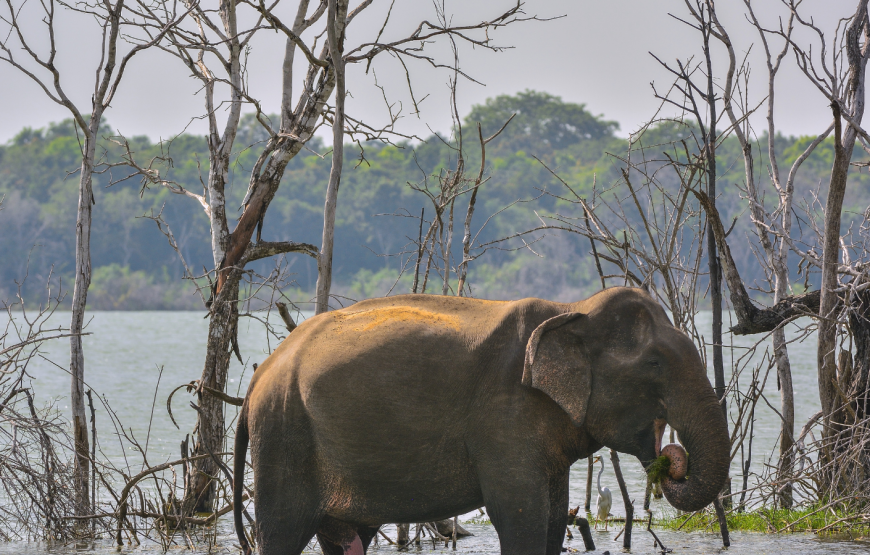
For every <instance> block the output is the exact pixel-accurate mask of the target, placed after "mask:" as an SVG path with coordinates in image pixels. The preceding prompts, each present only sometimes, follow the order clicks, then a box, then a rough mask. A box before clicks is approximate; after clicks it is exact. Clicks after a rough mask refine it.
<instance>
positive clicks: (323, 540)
mask: <svg viewBox="0 0 870 555" xmlns="http://www.w3.org/2000/svg"><path fill="white" fill-rule="evenodd" d="M317 541H318V542H319V543H320V549H321V551H323V555H365V548H364V547H363V544H362V540H360V537H359V535H358V534H357V531H356V528H355V527H353V526H351V525H350V524H347V523H345V522H341V521H340V520H336V519H334V518H332V517H328V516H327V517H324V519H323V521H321V523H320V527H319V528H318V529H317Z"/></svg>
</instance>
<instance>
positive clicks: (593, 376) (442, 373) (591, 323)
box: [234, 288, 729, 555]
mask: <svg viewBox="0 0 870 555" xmlns="http://www.w3.org/2000/svg"><path fill="white" fill-rule="evenodd" d="M656 421H658V424H656ZM662 422H667V423H668V424H670V425H671V426H672V427H673V428H674V429H676V430H677V432H679V437H680V440H681V441H682V443H683V445H685V447H686V450H687V451H688V452H689V455H690V457H691V473H690V475H689V476H687V477H686V478H685V479H683V480H679V481H676V480H666V482H665V484H664V489H665V494H666V495H667V496H668V500H669V501H670V502H671V503H672V504H673V505H674V506H675V507H677V508H678V509H681V510H686V511H691V510H695V509H698V508H701V507H703V506H705V505H707V504H709V503H710V502H712V501H713V499H714V498H715V497H716V495H717V494H718V492H719V491H720V489H721V487H722V484H723V483H724V481H725V478H726V476H727V472H728V455H729V451H728V448H729V439H728V434H727V429H726V425H725V418H724V416H723V414H722V411H721V408H720V405H719V404H718V402H717V399H716V397H715V395H714V393H713V389H712V387H711V386H710V382H709V380H708V379H707V375H706V370H705V368H704V365H703V363H702V361H701V358H700V356H699V354H698V351H697V349H696V348H695V347H694V345H693V343H692V342H691V340H690V339H689V338H688V337H687V336H686V335H684V334H683V333H681V332H680V331H678V330H676V329H675V328H674V327H673V326H672V325H671V323H670V321H669V320H668V317H667V315H666V313H665V311H664V310H663V309H662V308H661V307H660V306H659V305H658V304H657V303H656V302H655V301H654V300H653V299H652V298H651V297H650V296H649V294H648V293H646V292H645V291H643V290H641V289H631V288H613V289H607V290H605V291H602V292H601V293H599V294H597V295H595V296H593V297H591V298H589V299H587V300H585V301H580V302H577V303H570V304H562V303H554V302H549V301H543V300H539V299H525V300H521V301H515V302H493V301H482V300H476V299H467V298H457V297H446V296H435V295H404V296H397V297H388V298H383V299H373V300H368V301H363V302H360V303H358V304H356V305H353V306H351V307H349V308H346V309H343V310H337V311H334V312H329V313H326V314H321V315H319V316H316V317H314V318H310V319H309V320H307V321H305V322H304V323H303V324H301V325H300V326H299V327H298V328H297V329H296V330H295V331H294V332H293V333H292V334H290V336H289V337H288V338H287V339H285V340H284V342H283V343H282V344H281V345H280V346H279V347H278V348H277V349H276V350H275V352H274V353H272V355H271V356H270V357H269V358H268V359H266V361H264V362H263V364H262V365H261V366H260V367H259V369H258V370H257V372H256V374H255V375H254V377H253V379H252V380H251V384H250V386H249V388H248V393H247V395H246V398H245V403H244V405H243V407H242V411H241V415H240V418H239V425H238V430H237V434H236V436H237V437H236V451H235V452H236V459H235V475H236V477H237V478H236V480H235V486H236V487H235V491H234V494H235V506H236V509H237V510H236V513H235V517H236V527H237V530H239V529H241V524H242V522H241V512H240V506H241V497H242V480H241V476H242V474H241V473H242V471H243V467H242V465H243V464H244V463H243V461H244V459H245V452H246V448H247V446H248V443H250V449H251V461H252V465H253V469H254V499H255V507H256V521H257V527H256V530H257V539H258V544H259V545H258V547H259V552H260V553H261V554H263V555H274V554H278V553H280V554H290V555H296V554H298V553H300V552H301V551H302V549H303V548H304V547H305V546H306V544H307V543H308V541H309V540H310V539H311V538H312V537H313V536H314V535H315V534H317V535H318V536H319V537H321V538H323V540H322V543H323V544H324V545H323V550H324V552H325V553H327V555H332V554H336V555H339V554H341V553H346V554H353V555H359V553H358V552H359V551H360V549H362V550H365V549H366V548H367V546H368V543H369V542H370V541H371V538H372V536H373V535H374V533H375V532H374V530H376V527H377V526H379V525H381V524H384V523H388V522H427V521H433V520H440V519H444V518H448V517H450V516H452V515H455V514H461V513H464V512H468V511H471V510H474V509H475V508H477V507H480V506H482V505H485V506H486V509H487V512H488V514H489V516H490V518H491V519H492V523H493V525H494V526H495V529H496V531H497V532H498V536H499V540H500V543H501V552H502V553H503V554H513V553H517V554H520V553H521V554H529V553H541V554H544V553H546V554H547V555H557V554H558V553H560V552H561V546H562V540H563V536H564V534H565V523H566V518H567V514H568V470H569V468H570V466H571V464H572V463H573V462H574V461H576V460H578V459H579V458H581V457H586V456H588V455H590V454H591V453H593V452H595V451H597V450H598V449H600V448H601V447H602V446H607V447H610V448H612V449H616V450H617V451H621V452H624V453H629V454H631V455H634V456H636V457H638V458H639V459H640V461H641V462H642V463H644V464H648V463H649V462H651V461H652V460H653V459H654V458H655V457H656V456H657V455H658V453H657V447H660V446H661V443H660V442H661V432H662V430H663V429H664V426H663V424H662ZM354 532H356V535H354ZM239 539H240V541H241V542H242V545H243V546H244V545H246V543H247V542H246V541H245V539H244V537H243V535H240V538H239Z"/></svg>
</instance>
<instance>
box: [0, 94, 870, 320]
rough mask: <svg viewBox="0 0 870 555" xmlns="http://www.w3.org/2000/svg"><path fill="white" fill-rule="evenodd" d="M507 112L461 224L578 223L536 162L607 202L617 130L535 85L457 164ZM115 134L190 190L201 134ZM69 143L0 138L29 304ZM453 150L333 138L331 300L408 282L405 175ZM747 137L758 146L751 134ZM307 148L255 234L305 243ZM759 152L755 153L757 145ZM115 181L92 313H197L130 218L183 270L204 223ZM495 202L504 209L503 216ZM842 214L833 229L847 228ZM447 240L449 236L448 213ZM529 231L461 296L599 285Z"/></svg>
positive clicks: (823, 149) (657, 135) (55, 256)
mask: <svg viewBox="0 0 870 555" xmlns="http://www.w3.org/2000/svg"><path fill="white" fill-rule="evenodd" d="M513 114H516V115H515V116H514V118H513V120H512V121H511V123H510V124H509V125H508V126H507V127H506V128H505V130H504V132H503V133H502V134H501V135H499V137H498V138H496V139H495V140H494V141H493V142H492V143H490V144H489V145H488V146H487V152H486V160H487V164H486V175H487V176H488V178H489V180H488V181H486V182H485V183H484V184H483V185H482V186H481V189H480V191H479V193H478V200H477V207H476V210H475V214H474V219H473V222H472V230H473V231H474V232H476V231H477V230H478V229H480V228H481V226H484V224H485V227H483V230H482V231H481V232H480V234H479V236H478V240H479V242H482V243H485V242H489V241H493V240H495V239H498V238H500V237H505V236H509V235H512V234H514V233H517V232H519V231H522V230H525V229H529V228H533V227H536V226H539V225H540V222H541V220H540V218H541V217H546V215H551V214H554V213H559V214H562V215H563V216H565V217H568V218H580V217H582V213H578V212H577V210H578V207H577V206H576V205H574V204H571V203H569V202H567V201H565V200H563V198H564V197H566V195H567V193H568V191H567V189H566V188H565V186H564V185H563V184H562V183H560V181H559V180H558V179H556V178H555V177H554V176H553V175H552V173H551V172H550V169H552V170H553V171H554V172H556V173H557V174H558V175H559V176H560V177H561V178H562V179H564V180H565V181H566V182H567V183H568V184H569V185H570V186H571V188H572V189H573V190H574V191H575V192H576V193H578V194H579V195H581V196H587V197H592V196H593V184H595V187H596V188H597V190H598V191H605V190H609V191H610V192H609V193H607V194H605V197H604V198H605V199H606V198H607V195H617V196H618V195H619V192H620V179H621V174H620V171H619V168H620V167H621V166H622V165H623V163H622V162H620V160H619V159H618V158H617V156H622V155H624V154H625V152H626V150H627V149H628V147H629V139H626V138H622V137H619V136H618V135H617V132H619V127H618V125H617V124H616V123H615V122H612V121H608V120H606V119H605V118H604V116H597V115H594V114H592V113H591V112H590V111H589V110H587V109H586V107H585V106H584V105H582V104H575V103H570V102H565V101H563V100H562V99H560V98H558V97H555V96H552V95H549V94H546V93H540V92H534V91H526V92H522V93H519V94H516V95H511V96H499V97H497V98H493V99H490V100H488V101H487V102H486V103H484V104H482V105H478V106H474V107H473V108H472V110H471V111H470V112H469V113H468V115H467V116H466V117H465V118H464V121H463V126H462V133H463V138H464V140H463V144H464V148H465V152H466V161H467V165H468V166H470V167H476V165H477V164H479V160H480V149H479V144H478V142H477V125H478V123H479V124H480V126H481V128H482V133H483V135H484V136H489V135H491V134H492V133H494V132H495V131H497V130H498V129H499V128H500V127H501V126H502V125H503V124H504V123H505V121H507V120H508V119H509V118H510V117H511V115H513ZM259 129H260V128H259V126H258V125H257V124H256V122H255V121H254V120H253V118H250V117H249V118H248V119H246V121H245V122H244V123H243V125H242V126H241V132H240V139H239V141H237V144H240V145H241V144H244V145H247V146H246V148H245V149H244V150H242V151H240V152H237V153H236V154H235V155H234V158H233V167H232V172H233V173H232V176H231V184H230V186H229V188H228V190H227V198H228V201H229V202H228V203H227V206H228V207H230V206H235V207H239V206H241V204H242V200H243V198H244V195H245V192H246V189H245V188H246V186H247V182H248V176H249V174H250V170H251V166H252V164H253V163H254V162H255V161H256V159H257V155H258V154H259V152H260V149H261V148H262V145H263V144H264V140H265V138H266V137H264V136H262V132H261V131H260V130H259ZM691 133H692V128H691V126H688V125H680V124H678V123H675V122H662V123H659V124H656V125H654V126H652V127H651V128H649V129H648V130H647V131H646V133H645V134H644V135H643V138H642V141H641V142H640V143H634V144H633V148H639V147H640V146H643V148H646V149H660V150H665V149H667V148H668V144H669V143H671V142H672V141H675V140H681V139H685V140H686V141H687V145H688V146H689V148H690V149H691V148H692V145H693V142H692V138H691ZM101 135H102V136H103V137H104V139H103V141H102V144H101V147H102V149H103V150H104V154H103V159H104V161H106V162H110V163H117V162H119V161H121V158H122V154H123V153H122V152H121V151H120V149H119V147H118V146H117V144H116V143H114V142H113V141H112V140H111V137H112V135H113V131H112V130H111V128H110V127H108V126H106V128H105V129H104V130H103V132H102V133H101ZM128 140H129V141H130V144H131V145H132V147H133V149H134V151H135V156H136V159H137V160H138V161H139V162H140V163H142V161H153V164H154V166H153V167H154V168H156V169H159V170H160V172H161V175H162V176H163V177H165V178H166V179H169V180H172V181H175V182H177V183H179V184H181V185H183V186H184V187H186V188H189V189H191V190H193V191H198V190H199V191H201V190H202V185H201V179H205V177H206V175H207V160H208V157H207V155H206V153H207V148H206V144H205V137H202V136H198V135H192V134H182V135H179V136H178V137H175V138H174V139H173V140H172V141H169V142H164V143H154V142H153V141H151V140H149V139H148V138H147V137H128ZM811 140H812V138H809V137H789V138H785V139H784V140H782V141H780V143H779V144H781V145H782V149H783V152H781V153H780V154H779V156H780V165H781V167H789V166H790V165H791V161H792V160H794V159H795V158H796V157H797V156H799V155H800V153H801V152H802V151H803V149H804V148H805V146H806V144H807V143H808V142H809V141H811ZM79 141H80V138H79V137H77V135H76V131H75V127H74V126H73V123H72V121H70V120H66V121H62V122H59V123H56V124H52V125H49V126H48V127H46V128H44V129H31V128H25V129H23V130H21V131H20V132H19V133H18V134H17V135H16V136H15V137H14V138H13V139H12V140H10V141H9V142H8V143H7V144H5V145H3V146H0V198H3V203H2V211H0V238H2V239H0V256H2V259H3V261H4V264H3V265H0V298H8V297H9V296H11V295H13V294H15V292H16V287H17V286H16V283H21V282H22V280H23V278H24V277H25V276H27V282H26V286H25V289H24V291H23V292H24V294H25V295H26V296H27V297H28V299H33V300H36V299H38V298H39V296H40V295H41V294H42V293H41V291H42V287H43V286H44V284H45V283H46V280H48V279H49V276H53V280H54V283H55V284H57V283H59V285H60V287H62V288H66V287H68V286H71V283H72V281H71V277H70V276H71V275H72V269H73V241H74V234H73V230H74V228H75V207H76V199H77V187H76V182H75V180H74V179H70V178H71V177H72V174H71V173H70V172H72V171H74V170H75V168H76V167H77V164H78V161H79V159H80V155H79V152H78V151H79V148H80V147H79V144H80V143H79ZM452 144H455V142H454V141H452V137H450V136H441V137H437V136H432V137H428V138H427V139H426V140H425V141H422V142H419V143H400V144H397V145H384V144H381V143H364V144H362V145H356V144H348V145H347V147H346V149H345V153H346V154H345V156H346V160H345V168H346V170H345V175H344V176H343V179H342V185H341V191H340V193H339V206H338V214H337V222H336V251H335V259H334V268H335V269H334V272H335V277H334V281H335V283H336V287H335V292H336V293H339V294H341V295H343V296H345V297H348V298H349V299H361V298H366V297H372V296H378V295H383V294H385V293H387V291H388V290H389V289H390V288H391V287H392V286H393V284H394V282H395V281H396V279H397V277H398V276H399V273H400V270H401V268H402V267H403V265H404V266H405V267H406V274H405V276H404V277H403V278H402V280H400V282H399V283H398V284H397V285H396V286H395V288H394V289H393V293H398V292H407V291H408V290H409V287H410V281H411V276H410V275H409V273H408V272H409V271H412V270H413V264H410V265H408V264H406V262H407V260H408V258H409V257H411V258H413V257H414V256H416V245H414V241H416V239H417V233H418V229H419V225H420V222H419V217H420V211H421V209H423V208H424V209H425V210H426V215H425V219H426V220H428V219H430V218H431V217H432V215H433V213H432V209H431V205H430V204H429V201H428V199H427V198H426V197H425V196H424V195H422V194H421V193H419V192H417V191H414V190H412V188H411V187H410V186H409V185H408V184H409V183H415V184H420V183H423V182H424V181H426V182H432V181H433V180H434V179H435V177H434V176H437V175H438V174H439V172H441V171H442V170H444V169H447V168H452V167H453V165H454V164H455V161H456V151H455V149H454V148H452V147H451V145H452ZM759 144H760V145H764V144H765V139H764V138H763V137H761V138H759ZM309 148H310V150H309V151H307V152H305V153H304V154H300V155H299V156H297V157H296V158H294V159H293V161H292V162H291V163H290V165H289V166H288V167H287V171H286V173H285V175H284V179H283V182H282V184H281V187H280V189H279V190H278V193H277V196H276V198H275V200H274V201H273V205H272V207H271V208H270V210H269V213H268V215H267V217H266V221H265V222H264V225H263V231H262V237H263V239H264V240H292V241H300V242H307V243H312V244H315V245H316V244H318V243H319V241H320V233H321V228H322V215H323V195H324V191H325V188H326V184H327V182H328V178H329V168H330V164H329V157H328V156H324V154H325V151H326V148H325V147H324V145H323V143H322V142H320V141H314V142H313V143H311V144H310V145H309ZM759 153H760V154H761V155H762V156H763V154H764V148H763V147H761V146H760V147H759ZM719 155H720V169H719V171H720V174H721V177H720V183H722V186H721V187H720V188H721V190H722V195H721V197H720V198H719V200H718V201H717V202H718V206H719V207H720V208H719V209H720V211H721V213H722V214H723V216H727V217H728V218H729V223H730V222H731V221H732V219H733V218H736V223H735V225H734V230H733V231H732V236H731V237H735V238H738V239H736V240H733V241H732V243H733V245H732V251H733V254H734V256H735V260H736V262H737V264H738V265H740V267H741V270H742V271H743V272H744V273H743V275H744V277H745V279H747V281H751V280H756V281H758V283H759V285H760V282H761V280H762V277H763V274H762V273H761V270H760V269H759V268H758V263H757V262H756V260H755V253H754V250H753V245H755V242H756V240H755V238H754V235H753V231H752V224H751V222H750V221H749V215H748V213H747V212H746V211H745V206H746V203H745V201H744V200H743V199H741V196H740V187H741V184H742V182H743V169H742V158H741V153H740V148H739V145H738V144H737V143H736V141H735V140H732V139H727V140H725V141H724V143H723V144H722V145H721V146H720V147H719ZM832 159H833V144H832V142H830V141H828V142H826V143H825V144H823V145H822V146H820V147H819V148H818V149H817V150H816V151H815V153H814V154H813V156H812V157H811V158H810V159H809V160H807V162H806V163H805V164H804V166H803V169H802V173H801V177H800V179H801V181H799V182H798V183H797V184H796V187H797V194H796V198H797V199H801V198H803V199H807V202H808V203H809V204H808V206H809V209H810V210H821V206H822V205H821V204H820V203H816V205H812V199H813V194H814V192H816V191H817V190H818V189H819V184H820V183H826V180H827V178H828V176H829V174H830V168H831V162H832ZM762 160H763V157H762ZM545 165H546V167H545ZM759 166H760V167H758V168H757V171H758V172H759V175H760V177H761V178H762V179H761V182H764V179H763V178H764V176H765V172H767V171H768V167H767V165H766V164H759ZM548 168H549V169H548ZM853 171H854V172H855V173H856V174H857V175H855V176H854V177H850V179H853V180H856V185H857V186H855V187H851V188H850V195H851V196H850V197H849V198H847V203H846V206H847V208H846V212H851V213H856V214H861V213H863V211H864V209H865V207H866V206H867V205H868V199H870V193H867V187H862V186H861V185H866V184H867V183H868V181H870V177H868V176H867V172H866V169H865V170H864V171H863V173H862V172H861V170H860V168H857V167H856V168H855V169H854V170H853ZM130 174H131V171H130V170H129V169H126V168H124V167H123V166H117V165H116V166H114V167H112V168H111V169H110V170H106V171H104V172H103V173H101V174H99V175H98V176H96V182H95V184H94V190H95V198H94V201H95V203H96V204H95V206H94V224H93V231H92V239H91V240H92V255H93V267H94V272H93V284H92V288H91V294H90V295H89V304H90V306H91V308H94V309H194V308H199V307H201V306H202V302H201V300H200V299H199V297H198V296H197V295H196V294H195V292H194V291H193V288H192V286H191V285H190V284H189V283H185V282H183V280H181V275H182V273H183V272H182V267H181V264H180V262H179V260H178V256H177V254H176V253H175V252H174V251H173V250H172V248H171V247H170V246H169V244H168V242H167V240H166V238H165V237H164V236H163V234H162V233H161V232H160V231H159V230H158V229H157V226H156V225H155V223H154V222H153V221H151V220H149V219H147V218H144V217H143V216H145V215H154V214H158V213H162V217H163V219H164V220H165V221H166V222H167V223H168V224H169V226H170V227H171V229H172V232H173V234H174V236H175V238H176V240H177V242H178V246H179V248H180V250H181V252H182V254H183V256H184V258H185V259H186V260H187V261H188V263H189V264H190V265H191V266H192V267H193V268H194V269H195V270H201V269H203V267H207V266H209V261H210V257H211V253H210V246H209V245H210V243H209V225H208V219H207V217H206V216H205V214H204V213H203V211H202V208H201V206H200V205H199V204H198V203H197V202H196V201H194V200H192V199H190V198H187V197H184V196H180V195H175V194H173V193H172V192H170V191H169V190H167V189H165V188H154V187H152V188H143V187H142V183H141V182H140V180H139V179H138V178H136V177H135V176H133V177H130V178H129V179H124V178H125V177H129V176H130ZM517 201H520V202H517ZM821 202H823V199H821ZM460 204H461V202H460V203H458V204H457V206H459V205H460ZM507 206H510V208H508V209H507V210H504V211H502V209H504V208H505V207H507ZM462 211H463V214H462V216H460V217H459V218H458V220H462V219H464V204H462ZM500 211H501V212H500ZM494 214H497V215H496V216H494V217H492V218H490V217H491V216H493V215H494ZM844 219H845V220H846V222H847V223H846V224H844V225H848V222H849V221H851V219H850V218H849V217H846V218H844ZM427 225H428V224H427ZM426 227H427V226H424V230H425V229H426ZM456 233H457V234H458V235H460V236H461V222H458V223H457V232H456ZM537 236H539V237H540V236H543V238H542V239H541V240H540V241H538V242H537V243H534V245H531V246H530V247H528V248H522V247H523V245H522V243H517V241H514V242H511V243H507V244H505V245H502V248H500V249H492V250H489V251H488V252H486V253H485V254H484V255H483V256H482V257H481V258H479V259H478V260H475V261H474V262H473V263H471V265H470V271H469V283H470V284H471V286H472V290H473V292H474V294H475V295H476V296H480V297H485V298H492V299H499V298H518V297H522V296H538V297H544V298H551V299H557V300H571V299H576V298H580V297H583V296H586V295H589V294H591V293H592V292H594V291H595V290H597V289H598V288H599V287H600V281H599V279H598V274H597V270H596V268H595V265H594V263H593V260H592V257H591V255H590V253H589V251H590V247H589V242H588V240H586V239H585V238H583V237H580V236H578V235H574V234H568V233H564V232H545V233H544V232H542V233H539V234H538V235H537ZM460 238H461V237H460ZM402 253H405V254H402ZM283 263H284V264H286V266H287V268H288V271H289V272H291V273H292V274H293V279H294V283H293V284H292V285H291V286H290V288H289V289H290V294H289V296H290V297H291V298H293V299H294V300H298V301H299V302H300V303H304V302H305V301H307V300H308V299H310V297H311V295H312V291H313V288H314V283H315V281H316V278H317V271H316V267H315V265H314V262H313V261H311V260H310V259H308V258H307V257H302V256H295V257H292V256H291V257H288V258H287V259H285V260H284V262H283ZM262 264H263V266H262V267H258V268H257V270H258V271H264V272H268V271H269V269H268V268H267V267H266V266H265V265H267V264H272V265H274V261H273V262H264V263H262ZM612 272H613V268H610V269H607V268H605V273H612ZM617 281H618V280H617ZM615 283H616V281H614V284H615ZM750 285H751V284H750ZM761 293H763V291H762V292H761ZM300 306H302V307H303V308H305V306H306V305H304V304H301V305H300Z"/></svg>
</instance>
